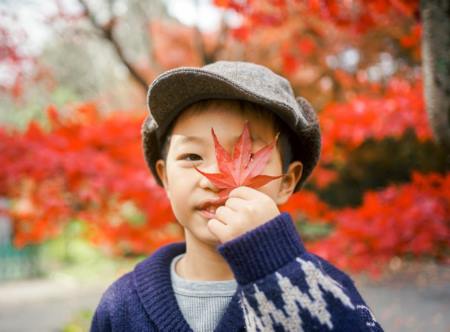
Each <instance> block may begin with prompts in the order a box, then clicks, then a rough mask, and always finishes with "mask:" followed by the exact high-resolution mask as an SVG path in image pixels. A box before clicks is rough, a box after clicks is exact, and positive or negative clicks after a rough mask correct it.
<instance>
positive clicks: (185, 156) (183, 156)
mask: <svg viewBox="0 0 450 332" xmlns="http://www.w3.org/2000/svg"><path fill="white" fill-rule="evenodd" d="M190 157H193V158H195V157H198V158H199V159H197V160H200V159H201V158H202V157H200V156H199V155H198V154H195V153H187V154H184V155H182V156H181V159H182V160H186V158H190ZM190 161H195V160H190Z"/></svg>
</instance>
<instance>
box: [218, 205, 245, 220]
mask: <svg viewBox="0 0 450 332" xmlns="http://www.w3.org/2000/svg"><path fill="white" fill-rule="evenodd" d="M215 215H216V219H217V220H219V221H220V222H222V223H223V224H225V225H229V224H230V223H231V222H232V221H233V220H236V219H237V218H238V217H239V215H237V211H235V210H233V209H230V208H229V207H227V206H219V207H218V208H217V210H216V212H215Z"/></svg>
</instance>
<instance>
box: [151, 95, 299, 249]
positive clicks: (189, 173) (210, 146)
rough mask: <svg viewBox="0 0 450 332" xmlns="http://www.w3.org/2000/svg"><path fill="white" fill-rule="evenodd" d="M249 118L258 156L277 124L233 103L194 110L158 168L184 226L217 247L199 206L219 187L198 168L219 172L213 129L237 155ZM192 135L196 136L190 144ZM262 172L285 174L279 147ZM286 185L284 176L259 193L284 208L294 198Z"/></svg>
mask: <svg viewBox="0 0 450 332" xmlns="http://www.w3.org/2000/svg"><path fill="white" fill-rule="evenodd" d="M246 120H249V129H250V136H251V139H252V141H253V143H252V152H253V153H254V152H256V151H258V150H259V149H261V148H262V147H263V146H266V145H267V144H269V143H271V142H272V141H273V140H274V138H275V134H276V133H274V132H273V130H272V124H271V123H268V120H266V119H263V118H259V117H256V116H252V113H250V114H248V115H246V116H244V115H243V114H241V113H240V112H238V111H236V110H234V109H232V108H230V107H229V106H227V104H219V105H218V106H215V107H214V108H212V107H210V108H207V109H205V110H202V111H200V113H198V111H197V113H194V114H193V113H192V112H190V111H189V108H188V109H186V110H185V111H184V112H183V113H182V114H181V115H180V116H179V117H178V119H177V121H176V123H175V125H174V127H173V130H172V138H171V141H170V147H169V150H168V154H167V160H166V162H164V161H163V160H158V162H157V164H156V169H157V172H158V175H159V176H160V178H161V179H162V182H163V184H164V188H165V190H166V193H167V196H168V198H169V200H170V203H171V206H172V210H173V212H174V214H175V217H176V218H177V220H178V222H179V223H180V224H181V225H182V226H183V227H184V228H185V231H186V232H190V233H191V234H189V235H191V236H194V237H196V238H197V239H198V240H200V241H202V242H204V243H209V244H212V245H216V244H218V240H217V238H216V237H215V236H214V235H213V234H212V233H211V232H210V231H209V229H208V227H207V222H208V219H207V218H205V217H204V216H202V215H201V214H200V213H199V212H200V210H199V209H198V206H199V204H201V203H202V202H203V201H205V200H207V199H214V198H217V197H218V189H217V187H215V186H214V185H213V184H212V183H211V182H210V181H209V180H208V179H207V178H206V177H204V176H203V175H201V174H200V173H199V172H197V171H196V170H195V169H194V167H193V166H197V168H199V169H200V170H202V171H204V172H207V173H218V172H219V169H218V166H217V161H216V154H215V149H214V142H213V138H212V136H211V127H213V128H214V132H215V133H216V135H217V138H218V140H219V142H220V144H221V145H222V146H223V147H224V148H225V149H226V150H227V151H228V152H229V153H231V151H232V149H233V146H234V144H235V143H236V142H237V140H238V137H239V136H240V135H241V133H242V131H243V129H244V124H245V121H246ZM189 137H196V138H195V139H192V140H188V138H189ZM262 174H264V175H274V176H277V175H280V174H282V162H281V156H280V153H279V151H278V149H277V147H276V146H275V148H274V149H273V150H272V155H271V157H270V160H269V162H268V163H267V165H266V167H265V169H264V171H263V172H262ZM282 181H283V178H279V179H276V180H273V181H271V182H269V183H267V184H266V185H264V186H262V187H259V188H257V190H259V191H261V192H263V193H265V194H267V195H268V196H270V197H271V198H272V199H273V200H274V201H275V203H276V204H282V203H284V202H285V201H286V200H287V198H288V197H289V196H290V193H287V192H286V189H284V190H282V186H281V184H282ZM294 186H295V184H294ZM186 235H188V234H186Z"/></svg>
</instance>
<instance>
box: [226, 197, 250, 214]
mask: <svg viewBox="0 0 450 332" xmlns="http://www.w3.org/2000/svg"><path fill="white" fill-rule="evenodd" d="M246 204H248V203H247V201H246V200H243V199H242V198H239V197H231V198H229V199H227V201H226V202H225V206H226V207H228V208H230V209H231V210H234V211H239V210H240V209H241V208H242V207H243V206H245V205H246Z"/></svg>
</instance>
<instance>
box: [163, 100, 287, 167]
mask: <svg viewBox="0 0 450 332" xmlns="http://www.w3.org/2000/svg"><path fill="white" fill-rule="evenodd" d="M223 104H227V106H228V107H233V108H234V109H236V110H238V111H239V112H240V113H241V114H242V115H245V114H249V113H251V114H253V115H255V116H257V117H258V118H260V119H265V120H267V121H268V122H269V123H271V124H272V129H273V132H274V133H275V134H276V133H277V132H280V136H279V137H278V143H277V147H278V151H280V155H281V161H282V168H283V174H285V173H286V172H287V170H288V168H289V165H290V163H291V162H292V158H293V151H292V148H293V147H292V144H291V142H292V141H293V140H292V135H293V132H292V130H291V129H290V128H289V127H288V126H287V125H286V124H285V123H284V121H282V120H281V119H280V118H279V117H278V116H277V115H276V114H275V113H273V112H271V111H269V110H268V109H267V108H265V107H263V106H261V105H258V104H255V103H252V102H249V101H245V100H238V99H206V100H201V101H199V102H196V103H194V104H192V105H190V106H189V112H192V113H193V114H197V113H201V112H202V111H204V110H205V109H208V108H210V107H211V108H214V106H218V105H223ZM179 115H180V114H179ZM179 115H178V116H179ZM175 123H176V119H175V120H174V121H173V122H172V123H171V125H170V126H169V128H168V130H167V133H166V135H165V137H164V139H163V142H162V146H161V159H163V160H164V162H166V161H167V154H168V152H169V147H170V141H171V135H172V130H173V127H174V125H175Z"/></svg>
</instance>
